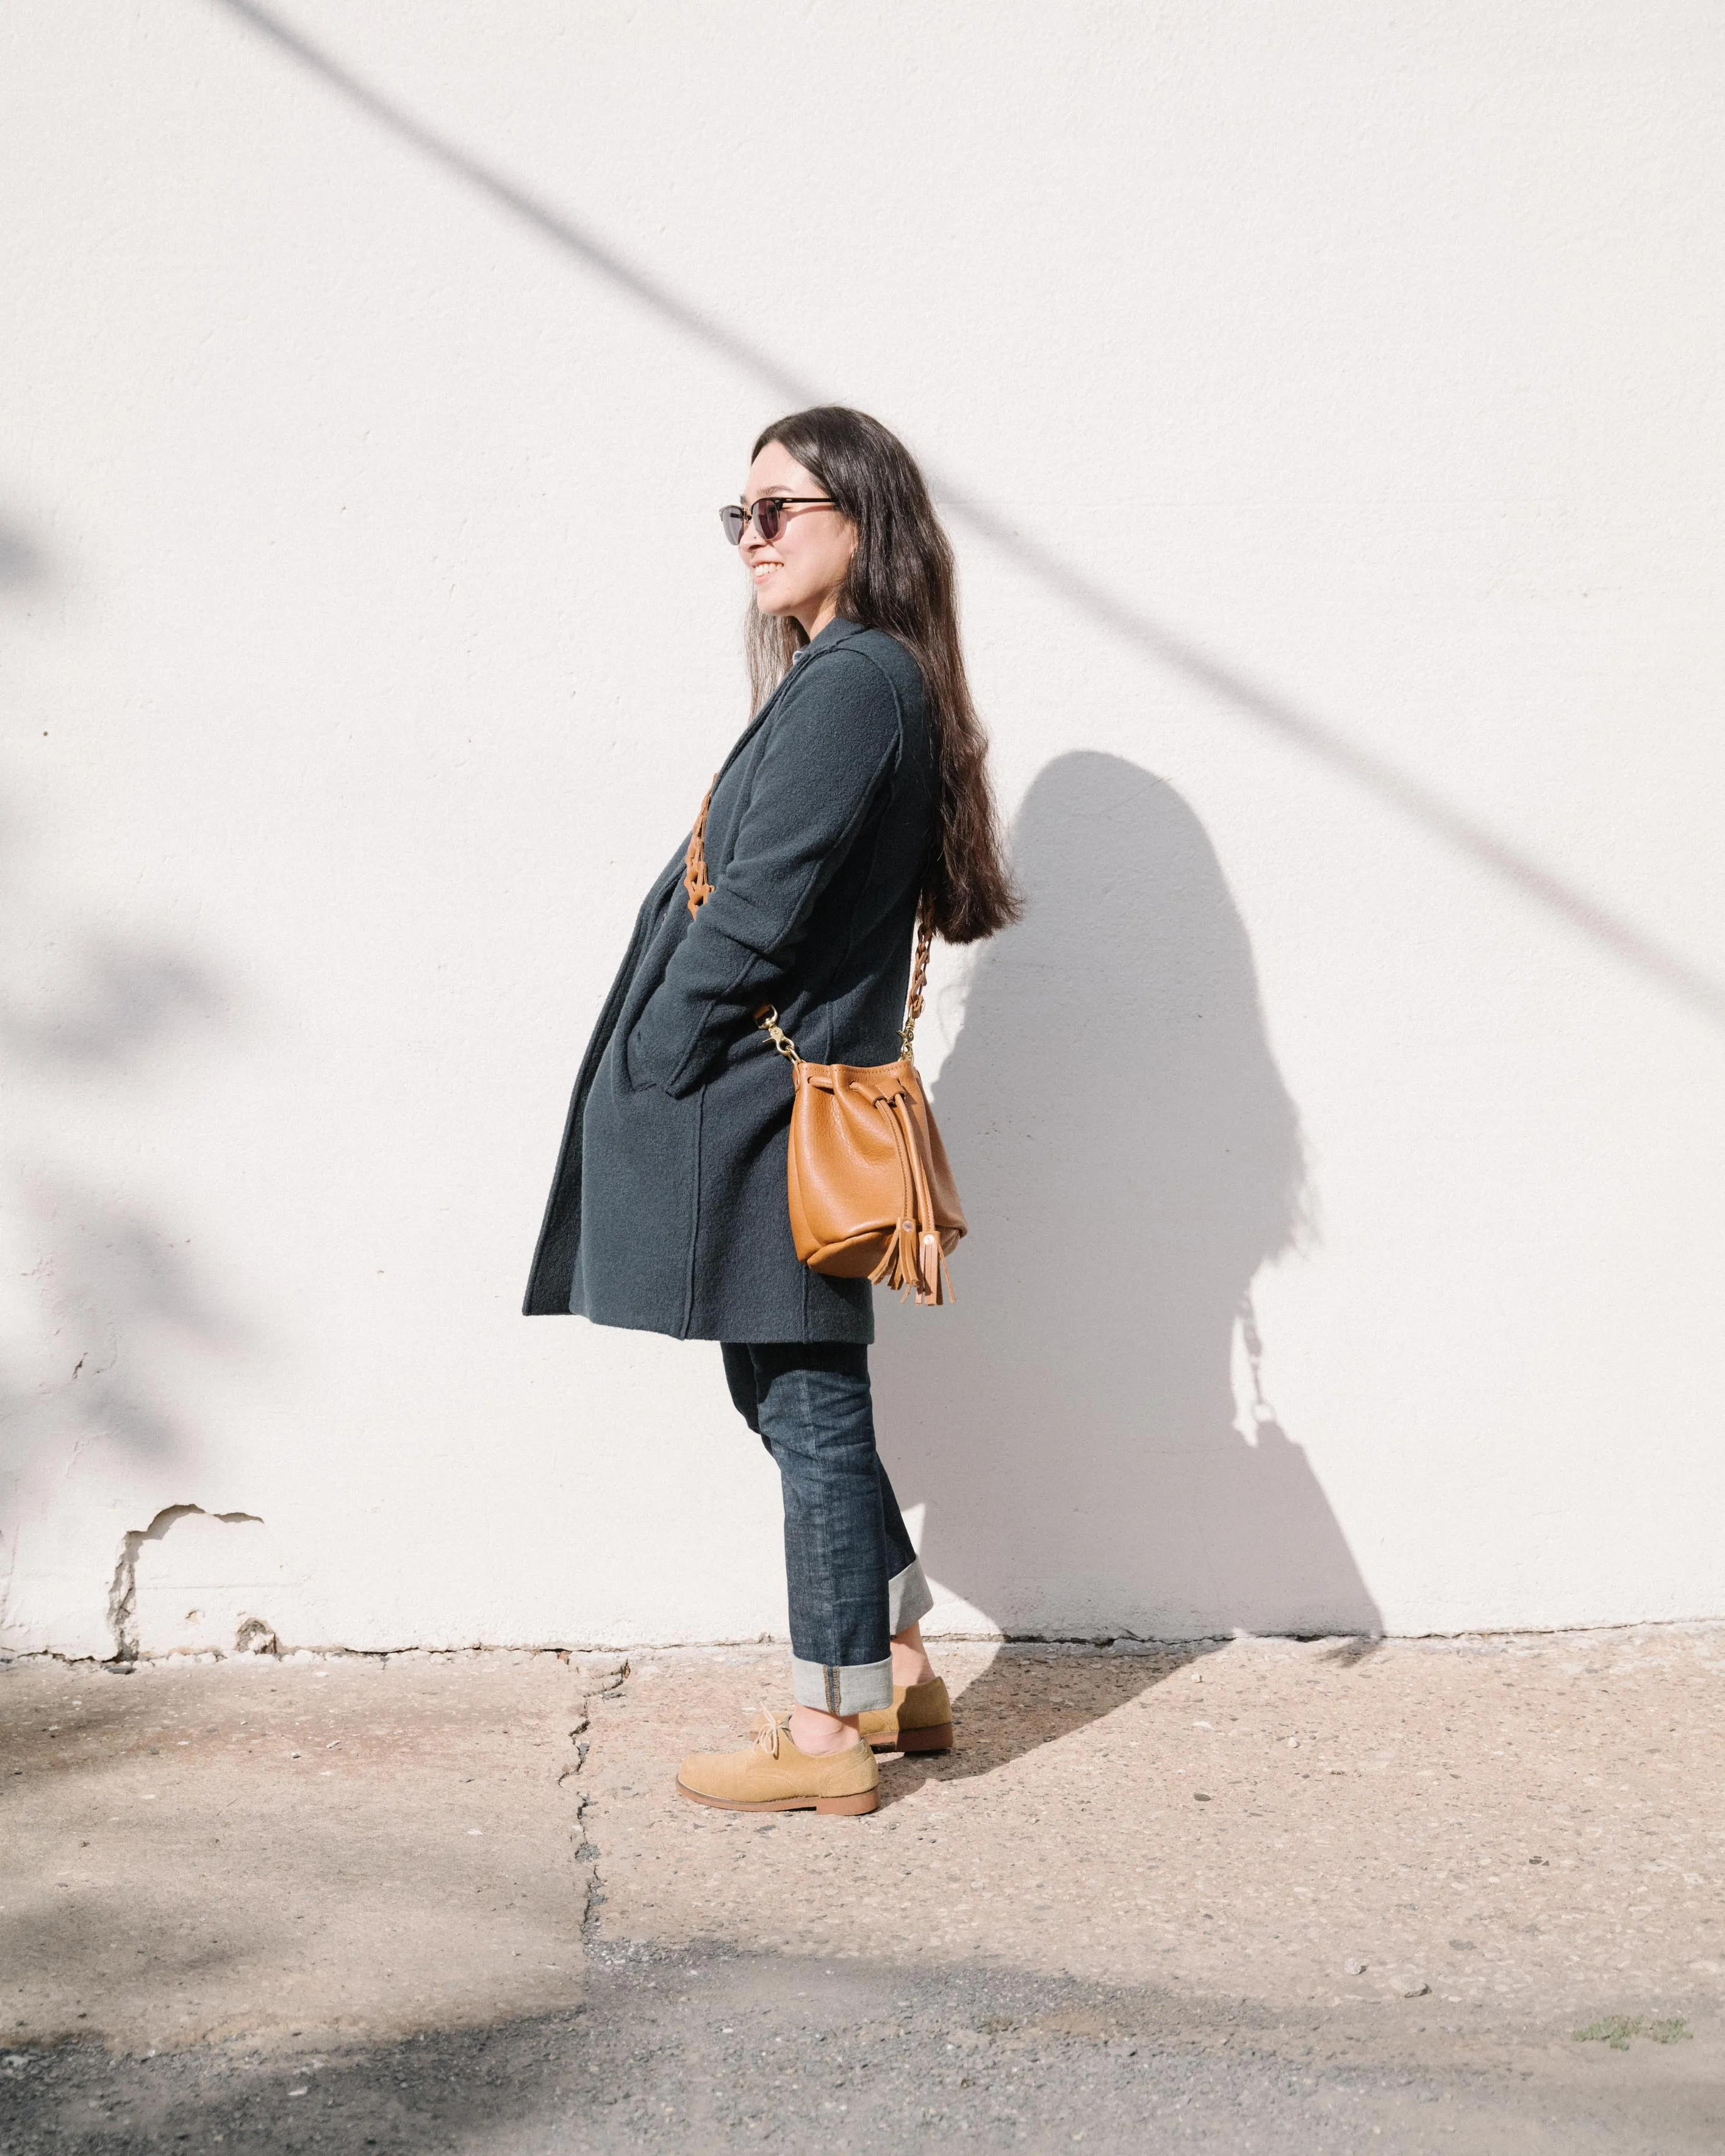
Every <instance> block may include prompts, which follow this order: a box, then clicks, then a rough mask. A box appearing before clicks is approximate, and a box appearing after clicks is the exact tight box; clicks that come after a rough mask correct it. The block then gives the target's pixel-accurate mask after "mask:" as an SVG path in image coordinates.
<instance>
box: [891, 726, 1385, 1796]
mask: <svg viewBox="0 0 1725 2156" xmlns="http://www.w3.org/2000/svg"><path fill="white" fill-rule="evenodd" d="M1014 862H1015V866H1016V870H1017V875H1018V878H1019V884H1020V886H1021V888H1022V890H1023V891H1024V897H1025V901H1026V907H1025V915H1024V920H1023V921H1022V922H1021V923H1020V925H1019V927H1016V928H1014V929H1012V930H1009V932H1007V933H1006V934H1004V936H1002V937H999V939H998V940H997V941H996V942H993V944H991V945H990V946H989V947H988V948H987V950H986V951H985V952H984V953H983V957H982V958H981V960H980V962H979V964H978V969H977V972H976V973H975V975H974V977H973V981H972V984H971V988H970V993H969V996H968V1001H967V1004H966V1008H965V1017H964V1024H963V1031H962V1033H961V1034H960V1035H959V1038H958V1040H957V1045H955V1046H954V1048H953V1050H952V1054H951V1055H950V1056H949V1058H948V1060H947V1064H946V1065H945V1067H944V1069H943V1070H942V1072H941V1075H940V1079H939V1082H938V1085H937V1087H936V1088H935V1092H934V1100H935V1106H936V1109H937V1113H938V1115H939V1118H940V1124H941V1130H942V1136H943V1137H944V1138H945V1141H946V1143H947V1151H948V1152H949V1153H950V1154H951V1156H952V1163H953V1167H954V1170H955V1172H956V1173H957V1178H958V1184H959V1188H960V1191H961V1192H962V1193H963V1199H964V1203H965V1209H966V1212H967V1214H968V1218H969V1220H970V1224H971V1234H970V1236H969V1238H968V1240H966V1241H965V1242H964V1243H963V1244H962V1245H960V1246H959V1250H958V1252H957V1257H956V1259H955V1261H954V1265H953V1272H954V1275H955V1278H956V1282H957V1294H958V1297H959V1300H958V1301H957V1303H956V1304H955V1305H954V1306H952V1308H950V1309H942V1310H939V1311H927V1310H921V1311H919V1310H903V1309H899V1308H896V1307H893V1306H890V1305H887V1304H886V1303H885V1302H884V1301H882V1302H880V1304H878V1305H877V1307H878V1308H879V1309H880V1349H879V1351H878V1352H877V1353H876V1356H875V1392H876V1398H877V1402H878V1409H879V1422H880V1436H881V1446H882V1451H883V1454H884V1455H885V1456H886V1460H887V1462H888V1466H889V1467H890V1469H891V1474H892V1476H893V1481H894V1484H895V1486H896V1489H897V1491H898V1494H899V1496H900V1498H901V1501H902V1502H903V1503H905V1504H906V1506H907V1507H908V1506H911V1505H914V1504H919V1503H920V1504H922V1505H923V1506H924V1507H926V1514H925V1519H924V1527H923V1535H922V1555H923V1561H924V1563H925V1565H926V1566H927V1569H928V1571H929V1573H931V1575H932V1577H933V1578H935V1579H936V1580H937V1581H938V1582H939V1583H940V1584H942V1586H943V1587H945V1588H946V1589H948V1590H950V1591H952V1592H953V1593H956V1594H958V1595H960V1596H962V1597H963V1599H964V1600H965V1601H967V1602H968V1603H969V1604H972V1605H973V1607H974V1608H976V1609H978V1610H981V1611H982V1612H983V1613H984V1614H985V1616H986V1617H987V1618H988V1620H989V1621H990V1624H991V1625H993V1626H994V1627H998V1628H999V1630H1000V1631H1001V1632H1003V1633H1004V1634H1005V1635H1008V1636H1009V1637H1011V1636H1020V1637H1022V1636H1026V1635H1028V1636H1030V1637H1040V1638H1045V1639H1047V1638H1065V1639H1072V1638H1075V1637H1076V1638H1084V1637H1096V1636H1106V1637H1113V1638H1119V1637H1121V1636H1122V1635H1130V1636H1132V1637H1135V1638H1137V1639H1141V1640H1165V1641H1178V1640H1186V1641H1192V1642H1194V1643H1195V1642H1197V1641H1199V1640H1205V1639H1211V1640H1213V1639H1214V1638H1216V1637H1217V1636H1219V1635H1226V1634H1228V1633H1230V1632H1232V1631H1234V1630H1244V1631H1248V1632H1275V1633H1296V1634H1301V1635H1307V1636H1311V1635H1327V1634H1348V1635H1360V1634H1372V1633H1376V1632H1378V1631H1379V1630H1381V1621H1380V1617H1379V1613H1378V1608H1377V1605H1376V1604H1375V1603H1374V1602H1373V1599H1372V1597H1371V1594H1369V1592H1368V1589H1367V1587H1366V1584H1365V1582H1364V1580H1363V1578H1362V1577H1361V1575H1360V1571H1359V1568H1358V1565H1357V1564H1356V1563H1354V1560H1353V1555H1352V1553H1350V1551H1349V1549H1348V1543H1347V1541H1346V1538H1345V1537H1344V1536H1343V1532H1342V1530H1341V1527H1340V1526H1339V1525H1338V1523H1337V1519H1336V1517H1335V1515H1334V1513H1333V1512H1332V1511H1331V1509H1330V1507H1329V1504H1328V1502H1327V1500H1326V1499H1325V1496H1324V1494H1323V1491H1322V1489H1321V1488H1320V1487H1319V1486H1318V1482H1317V1477H1316V1476H1314V1475H1313V1473H1312V1469H1311V1466H1309V1464H1308V1463H1307V1458H1306V1455H1305V1453H1304V1451H1303V1450H1301V1447H1300V1446H1299V1445H1296V1444H1295V1443H1294V1442H1293V1441H1292V1440H1291V1439H1290V1438H1289V1437H1288V1436H1287V1435H1286V1433H1285V1432H1284V1431H1283V1430H1282V1429H1281V1427H1280V1425H1279V1424H1278V1423H1277V1422H1276V1419H1275V1417H1274V1414H1273V1413H1272V1412H1271V1409H1269V1407H1268V1405H1267V1404H1266V1403H1265V1401H1264V1399H1263V1397H1262V1393H1261V1391H1260V1389H1259V1386H1258V1379H1259V1376H1260V1357H1259V1353H1258V1348H1257V1338H1256V1332H1255V1326H1254V1324H1253V1322H1252V1320H1251V1316H1250V1302H1249V1300H1248V1298H1249V1295H1250V1286H1251V1282H1252V1280H1253V1278H1254V1276H1255V1274H1256V1273H1257V1271H1258V1270H1259V1268H1260V1266H1262V1265H1266V1264H1267V1263H1269V1262H1270V1261H1271V1260H1274V1259H1276V1258H1277V1257H1279V1256H1281V1255H1283V1254H1284V1253H1285V1252H1286V1251H1287V1250H1290V1249H1291V1247H1292V1245H1293V1244H1294V1242H1295V1241H1296V1237H1297V1235H1298V1234H1299V1231H1300V1228H1301V1218H1302V1214H1301V1206H1302V1192H1303V1180H1304V1178H1303V1168H1302V1157H1301V1141H1300V1130H1299V1120H1298V1116H1297V1112H1296V1109H1295V1106H1294V1104H1293V1102H1292V1101H1291V1099H1290V1097H1289V1096H1288V1093H1287V1091H1286V1088H1285V1086H1283V1084H1282V1082H1281V1076H1280V1075H1279V1074H1278V1072H1277V1070H1276V1063H1275V1060H1274V1058H1273V1057H1272V1055H1271V1050H1270V1045H1269V1042H1268V1040H1267V1039H1266V1034H1265V1027H1264V1019H1263V1014H1262V1011H1261V1009H1260V1004H1259V998H1258V988H1257V980H1256V976H1255V971H1254V968H1253V964H1252V957H1251V949H1250V944H1249V942H1248V941H1247V937H1246V933H1245V925H1244V923H1243V922H1242V921H1241V919H1240V913H1239V911H1238V909H1237V908H1236V907H1235V904H1234V901H1233V899H1232V897H1231V896H1230V893H1229V891H1228V887H1227V885H1226V883H1225V881H1224V878H1223V875H1222V870H1221V867H1220V865H1219V862H1218V860H1217V859H1216V855H1215V853H1214V849H1213V848H1212V847H1211V845H1210V843H1209V839H1208V838H1207V837H1206V836H1205V834H1204V829H1203V827H1202V826H1201V825H1200V824H1199V821H1198V819H1197V818H1196V817H1195V816H1194V814H1193V813H1192V811H1191V810H1190V809H1189V808H1188V807H1187V806H1186V804H1185V803H1184V802H1183V800H1182V799H1181V798H1180V797H1179V795H1178V793H1175V792H1174V791H1173V788H1171V787H1169V786H1168V785H1166V784H1165V783H1163V781H1162V780H1160V779H1158V778H1153V777H1152V776H1151V775H1150V774H1149V773H1147V772H1145V771H1142V770H1140V769H1139V768H1138V767H1137V765H1135V764H1132V763H1129V762H1126V761H1124V760H1123V759H1122V758H1121V757H1112V756H1104V755H1099V754H1095V753H1081V754H1076V755H1070V756H1064V757H1060V758H1058V759H1057V760H1056V761H1055V762H1053V763H1051V764H1050V765H1049V766H1048V767H1047V768H1046V769H1045V770H1044V771H1043V773H1041V774H1040V777H1039V778H1037V780H1036V782H1035V783H1034V786H1033V787H1032V788H1031V789H1030V792H1029V796H1028V797H1027V798H1026V800H1025V802H1024V808H1023V810H1022V812H1021V814H1020V815H1019V819H1018V823H1017V826H1016V829H1015V832H1014ZM1243 1313H1244V1314H1243ZM1237 1333H1240V1334H1243V1335H1244V1338H1243V1339H1242V1342H1241V1346H1240V1352H1239V1353H1238V1354H1236V1349H1235V1341H1236V1334H1237ZM1236 1372H1239V1373H1242V1374H1243V1375H1244V1378H1245V1384H1244V1387H1243V1389H1245V1391H1246V1392H1247V1394H1248V1395H1249V1396H1250V1394H1253V1393H1256V1394H1257V1399H1256V1401H1255V1403H1254V1402H1253V1400H1252V1399H1250V1397H1249V1398H1248V1399H1247V1400H1246V1402H1245V1404H1244V1405H1243V1406H1242V1405H1241V1404H1239V1403H1237V1401H1236V1397H1235V1389H1236V1388H1235V1377H1236ZM1241 1424H1245V1427H1246V1428H1248V1429H1250V1436H1249V1437H1248V1436H1247V1435H1242V1430H1241V1427H1240V1425H1241ZM1193 1651H1195V1648H1193V1649H1189V1650H1187V1655H1188V1656H1189V1654H1190V1653H1191V1652H1193ZM1183 1658H1185V1657H1181V1656H1176V1657H1173V1658H1163V1659H1162V1660H1161V1661H1140V1660H1138V1658H1137V1657H1136V1656H1134V1657H1131V1658H1127V1659H1123V1660H1122V1661H1120V1662H1119V1663H1118V1664H1117V1667H1118V1670H1119V1681H1118V1683H1117V1685H1116V1686H1111V1687H1110V1686H1104V1687H1102V1689H1101V1691H1100V1692H1097V1691H1096V1689H1095V1687H1094V1686H1086V1687H1074V1686H1070V1685H1067V1684H1062V1685H1060V1686H1056V1687H1054V1689H1055V1690H1058V1691H1068V1692H1070V1691H1075V1690H1078V1689H1082V1690H1084V1691H1086V1696H1087V1700H1088V1705H1087V1706H1086V1705H1085V1704H1083V1703H1081V1702H1079V1701H1078V1700H1076V1698H1075V1699H1074V1700H1072V1701H1071V1702H1070V1706H1071V1707H1072V1708H1073V1709H1075V1710H1076V1711H1075V1712H1072V1713H1071V1714H1070V1720H1069V1722H1068V1724H1067V1726H1073V1725H1076V1723H1077V1722H1082V1721H1086V1720H1088V1719H1091V1717H1092V1715H1093V1714H1094V1713H1100V1712H1106V1711H1108V1708H1109V1707H1111V1706H1112V1705H1117V1704H1120V1703H1121V1702H1122V1701H1123V1700H1124V1699H1125V1698H1127V1697H1131V1696H1132V1694H1134V1693H1136V1692H1137V1691H1141V1690H1142V1689H1143V1688H1144V1687H1145V1686H1146V1685H1147V1684H1149V1683H1152V1682H1154V1681H1156V1679H1157V1677H1158V1675H1161V1674H1166V1673H1167V1669H1168V1667H1169V1666H1172V1662H1173V1661H1177V1660H1178V1659H1183ZM1021 1681H1022V1680H1020V1682H1021ZM1012 1682H1013V1679H1012V1677H1011V1674H1010V1671H1009V1666H1008V1665H1007V1664H1004V1663H1003V1662H1001V1661H997V1662H996V1663H995V1665H994V1670H993V1672H991V1673H990V1675H989V1676H984V1677H983V1678H981V1679H979V1680H978V1681H976V1682H975V1683H973V1685H972V1686H970V1688H969V1695H968V1702H967V1707H966V1710H965V1712H966V1718H967V1720H968V1721H986V1722H999V1724H1000V1725H1001V1727H1002V1730H1003V1732H1004V1728H1005V1727H1007V1726H1008V1725H1009V1724H1011V1723H1012V1722H1014V1721H1015V1720H1017V1719H1018V1718H1019V1717H1018V1716H1017V1715H1016V1714H1015V1713H1006V1712H999V1713H995V1714H991V1713H990V1712H988V1709H989V1707H990V1704H991V1702H990V1698H989V1694H990V1692H991V1691H992V1690H993V1689H995V1688H998V1687H1000V1686H1008V1685H1009V1684H1011V1683H1012ZM1113 1691H1119V1695H1120V1696H1119V1698H1114V1697H1112V1696H1111V1694H1112V1692H1113ZM997 1704H998V1707H999V1708H1000V1709H1002V1710H1004V1709H1005V1707H1006V1706H1007V1702H1006V1701H1005V1699H1004V1698H1003V1699H1002V1700H1000V1701H999V1702H998V1703H997ZM1059 1733H1060V1726H1059V1717H1055V1723H1054V1724H1053V1725H1052V1726H1049V1725H1046V1723H1045V1726H1044V1727H1042V1728H1041V1729H1040V1732H1039V1735H1038V1738H1037V1739H1036V1740H1035V1741H1040V1740H1041V1738H1045V1737H1048V1736H1052V1735H1056V1734H1059ZM986 1751H987V1752H988V1753H989V1754H993V1755H995V1756H994V1757H990V1758H988V1759H987V1760H986V1761H985V1760H984V1759H982V1758H977V1759H976V1764H977V1765H978V1766H980V1765H982V1764H984V1763H988V1764H992V1763H998V1748H997V1746H996V1745H994V1744H993V1743H991V1744H989V1745H988V1746H987V1747H986ZM958 1756H959V1757H960V1758H963V1756H964V1755H958Z"/></svg>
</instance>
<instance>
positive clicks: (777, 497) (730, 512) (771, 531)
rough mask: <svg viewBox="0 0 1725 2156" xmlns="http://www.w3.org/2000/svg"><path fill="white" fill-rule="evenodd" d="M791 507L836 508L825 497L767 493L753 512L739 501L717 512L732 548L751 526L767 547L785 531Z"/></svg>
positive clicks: (829, 497)
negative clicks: (786, 518) (787, 511)
mask: <svg viewBox="0 0 1725 2156" xmlns="http://www.w3.org/2000/svg"><path fill="white" fill-rule="evenodd" d="M792 506H796V507H798V508H799V509H836V508H837V507H838V506H839V505H838V504H837V502H835V501H834V500H833V498H832V496H831V495H825V494H769V495H763V496H762V499H761V500H759V501H757V503H756V504H755V506H754V507H753V508H752V509H745V508H744V507H743V506H742V503H741V502H732V505H731V506H730V507H729V508H728V509H721V511H719V521H720V523H721V524H722V525H723V526H724V527H725V536H726V538H727V539H728V540H729V541H730V542H731V543H732V546H733V547H740V546H742V541H743V534H744V533H745V532H746V531H747V530H748V528H749V526H750V525H751V524H752V525H753V526H754V527H755V529H756V531H758V532H759V533H760V535H761V536H762V538H763V539H764V540H765V541H766V542H767V544H768V546H769V547H770V546H771V545H772V544H773V541H774V540H775V539H776V538H778V535H779V533H780V531H783V528H784V513H785V511H786V510H787V509H788V508H791V507H792Z"/></svg>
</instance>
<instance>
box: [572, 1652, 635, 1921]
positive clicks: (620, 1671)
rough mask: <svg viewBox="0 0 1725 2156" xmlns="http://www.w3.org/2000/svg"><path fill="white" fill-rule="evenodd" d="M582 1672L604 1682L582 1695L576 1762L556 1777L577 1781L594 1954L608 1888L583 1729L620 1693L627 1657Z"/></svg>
mask: <svg viewBox="0 0 1725 2156" xmlns="http://www.w3.org/2000/svg"><path fill="white" fill-rule="evenodd" d="M581 1674H582V1675H583V1676H584V1677H595V1678H596V1677H600V1676H603V1682H600V1683H591V1682H590V1683H589V1684H588V1689H587V1690H586V1691H583V1694H582V1695H581V1706H580V1708H579V1710H578V1716H577V1719H576V1722H575V1725H574V1727H572V1729H571V1730H570V1732H569V1742H570V1743H572V1745H573V1746H574V1748H575V1763H574V1764H573V1765H572V1766H570V1767H565V1768H563V1770H562V1773H561V1774H559V1775H558V1776H557V1785H558V1787H559V1788H561V1787H562V1785H563V1784H564V1783H566V1782H576V1783H577V1784H579V1777H580V1774H581V1772H582V1769H583V1768H584V1767H585V1766H586V1764H587V1758H588V1753H589V1752H590V1751H591V1750H592V1749H593V1748H592V1746H591V1745H590V1744H588V1743H584V1742H583V1732H586V1731H587V1730H588V1729H589V1728H591V1727H592V1726H593V1715H592V1712H591V1708H592V1705H593V1701H594V1700H596V1699H601V1698H603V1697H606V1696H607V1695H608V1694H611V1693H615V1692H620V1691H622V1689H623V1687H624V1684H625V1683H626V1682H627V1681H628V1678H629V1663H628V1661H627V1660H621V1661H619V1663H618V1666H616V1667H615V1668H614V1669H613V1670H610V1671H599V1670H593V1671H586V1670H583V1671H582V1673H581ZM592 1802H593V1799H592V1798H591V1797H590V1796H588V1794H587V1791H586V1790H585V1789H583V1788H581V1787H580V1786H579V1785H578V1786H577V1789H576V1792H575V1825H574V1833H575V1861H576V1862H577V1863H578V1864H584V1865H585V1866H586V1867H587V1871H586V1876H585V1877H584V1878H583V1881H582V1882H581V1889H582V1901H581V1944H582V1949H583V1952H584V1953H591V1952H592V1950H593V1948H594V1946H595V1945H596V1944H597V1943H598V1924H599V1916H598V1912H599V1911H600V1910H601V1909H602V1908H603V1907H604V1903H605V1891H604V1881H603V1879H602V1878H601V1876H600V1873H599V1866H598V1857H599V1851H598V1844H597V1843H596V1842H594V1841H593V1840H591V1839H590V1837H589V1835H588V1823H587V1814H588V1806H589V1805H590V1804H592Z"/></svg>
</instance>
